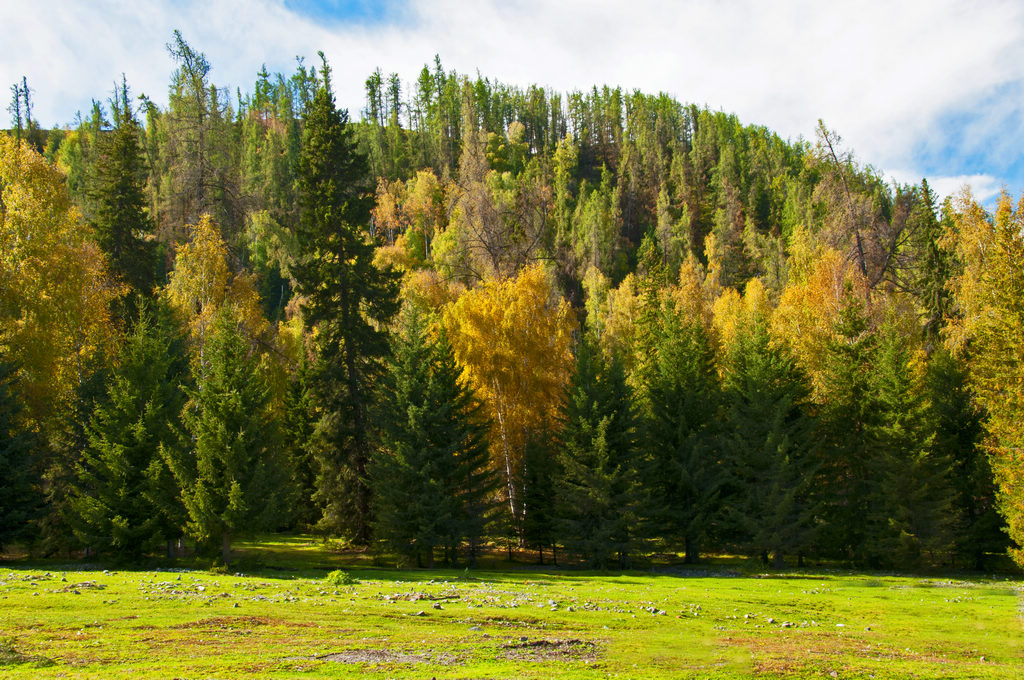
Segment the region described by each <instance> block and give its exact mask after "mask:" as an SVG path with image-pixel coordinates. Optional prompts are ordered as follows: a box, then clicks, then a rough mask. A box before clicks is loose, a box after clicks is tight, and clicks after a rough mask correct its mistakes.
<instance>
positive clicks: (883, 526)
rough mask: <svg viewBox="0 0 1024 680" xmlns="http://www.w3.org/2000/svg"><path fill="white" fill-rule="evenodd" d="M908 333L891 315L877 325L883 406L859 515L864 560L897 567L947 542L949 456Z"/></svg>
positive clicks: (876, 378)
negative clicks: (937, 439)
mask: <svg viewBox="0 0 1024 680" xmlns="http://www.w3.org/2000/svg"><path fill="white" fill-rule="evenodd" d="M910 340H911V338H908V337H907V336H906V335H905V334H904V333H902V332H900V328H899V327H898V326H897V325H896V323H895V320H894V319H889V320H887V322H886V323H885V324H884V325H883V326H882V329H881V333H880V337H879V348H878V352H877V358H876V359H875V361H874V362H873V365H874V371H873V380H872V382H873V383H874V392H875V395H876V397H877V400H878V406H879V407H880V414H879V422H878V424H877V426H876V427H877V431H876V433H875V434H874V436H873V437H872V439H873V441H874V442H875V446H874V448H873V452H872V453H873V458H874V462H873V464H872V466H871V468H870V469H869V474H870V479H869V480H868V481H869V482H870V484H871V487H872V488H871V490H870V496H869V497H870V502H869V507H868V514H867V515H865V517H864V520H865V524H866V528H867V530H868V535H867V537H866V543H867V545H866V546H865V552H866V553H867V556H868V563H869V564H872V565H879V566H882V565H884V566H889V565H894V566H897V567H900V568H915V567H918V566H920V564H921V562H922V561H923V560H924V559H925V557H926V555H928V554H930V555H935V554H937V553H938V554H943V555H945V554H948V552H949V550H950V548H951V547H952V540H951V532H950V526H949V518H950V514H951V512H950V511H951V509H952V500H953V499H952V489H951V488H950V486H949V483H948V478H947V473H948V471H949V464H950V461H949V460H948V459H946V458H945V456H944V455H943V452H942V451H941V449H937V448H936V447H935V446H934V444H933V438H934V436H935V430H934V426H933V425H934V423H933V421H932V420H931V419H930V418H929V417H928V410H927V402H926V400H925V393H924V390H923V389H922V387H923V386H922V385H921V384H919V383H920V381H919V380H918V379H917V377H916V376H915V375H914V373H913V370H912V368H911V365H910V360H911V356H910V353H911V347H910V343H909V341H910Z"/></svg>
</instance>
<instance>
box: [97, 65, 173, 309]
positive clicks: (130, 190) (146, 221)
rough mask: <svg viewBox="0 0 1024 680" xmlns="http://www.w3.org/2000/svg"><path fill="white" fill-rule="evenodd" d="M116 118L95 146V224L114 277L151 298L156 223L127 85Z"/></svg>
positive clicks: (115, 105)
mask: <svg viewBox="0 0 1024 680" xmlns="http://www.w3.org/2000/svg"><path fill="white" fill-rule="evenodd" d="M113 114H114V123H115V126H114V129H113V130H111V131H109V132H105V133H103V134H100V135H99V137H98V138H97V142H96V147H97V149H96V158H95V161H94V165H93V168H92V175H93V176H92V178H91V181H90V191H89V198H90V200H91V201H92V204H93V206H94V208H93V219H92V223H93V228H94V229H95V231H96V240H97V242H98V243H99V246H100V248H101V249H102V250H103V252H104V253H106V255H107V262H108V265H109V267H110V272H111V274H113V275H114V277H115V278H116V279H118V280H119V281H121V282H123V283H126V284H128V285H129V286H131V288H132V289H133V290H134V291H136V292H137V293H139V294H141V295H143V296H146V297H149V296H150V295H152V293H153V288H154V287H155V285H156V269H157V262H156V251H155V249H154V246H155V242H154V241H152V240H151V239H149V238H147V237H149V236H150V235H151V234H152V233H153V223H152V220H151V219H150V216H149V212H148V210H147V200H146V195H145V184H146V166H145V158H144V156H143V151H142V141H141V140H142V134H143V130H142V126H141V125H140V124H139V121H138V119H137V118H136V117H135V114H134V112H133V111H132V105H131V101H130V100H129V93H128V84H127V83H126V82H124V81H122V84H121V91H120V92H117V93H115V99H114V101H113Z"/></svg>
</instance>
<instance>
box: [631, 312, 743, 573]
mask: <svg viewBox="0 0 1024 680" xmlns="http://www.w3.org/2000/svg"><path fill="white" fill-rule="evenodd" d="M650 361H651V365H650V368H649V369H648V373H647V377H646V379H645V392H646V401H647V404H648V408H649V413H648V416H647V419H646V426H645V430H646V436H645V440H644V441H645V444H646V446H647V452H646V461H647V464H646V471H645V478H646V486H647V489H648V490H649V491H650V493H651V494H652V502H651V503H650V504H649V506H648V511H647V512H646V513H645V515H646V519H647V522H648V523H649V525H650V532H651V533H653V534H655V535H657V536H661V537H663V538H665V539H666V540H667V541H668V542H669V544H672V545H678V546H680V547H682V549H683V550H684V551H685V559H686V561H687V562H688V563H689V562H695V561H697V559H699V556H700V551H701V548H702V546H704V545H705V544H706V543H708V541H709V539H710V538H712V537H713V536H714V535H715V533H716V532H717V525H718V524H720V515H721V502H720V501H721V495H722V492H723V490H724V485H725V482H726V473H727V470H726V469H725V467H724V466H723V463H722V456H721V454H720V441H719V434H720V423H719V421H720V412H721V408H722V390H721V386H720V384H719V380H718V372H717V369H716V367H715V354H714V348H713V346H712V344H711V339H710V337H709V336H708V332H707V330H705V329H704V328H703V327H702V326H700V325H699V324H696V323H688V322H686V321H684V319H683V318H682V316H681V315H680V314H679V313H677V312H672V311H669V312H666V313H665V314H664V316H663V317H662V322H661V326H660V328H659V329H658V331H657V335H656V344H655V350H654V352H653V356H652V357H651V359H650Z"/></svg>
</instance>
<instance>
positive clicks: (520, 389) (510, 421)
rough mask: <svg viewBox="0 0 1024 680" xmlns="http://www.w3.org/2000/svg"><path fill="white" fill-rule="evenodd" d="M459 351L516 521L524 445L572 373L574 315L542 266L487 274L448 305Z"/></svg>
mask: <svg viewBox="0 0 1024 680" xmlns="http://www.w3.org/2000/svg"><path fill="white" fill-rule="evenodd" d="M444 325H445V326H446V328H447V329H448V333H449V336H450V338H451V342H452V346H453V348H454V350H455V356H456V359H457V360H458V362H459V364H460V365H461V366H462V367H463V371H464V375H465V377H466V378H467V380H468V381H469V383H470V385H472V387H473V388H474V389H475V390H476V393H477V394H478V395H479V396H480V397H481V399H482V400H483V402H484V404H485V405H486V409H487V411H488V413H489V415H490V417H491V421H492V430H491V463H492V465H494V467H496V468H497V469H499V470H500V472H501V473H502V476H503V479H504V489H505V492H504V495H505V501H506V502H507V504H508V508H509V511H510V513H511V516H512V519H513V522H514V523H515V524H516V526H520V525H521V523H522V520H523V518H524V517H525V516H526V513H527V512H528V511H529V510H528V508H526V507H525V503H524V500H523V493H522V492H523V489H522V487H521V480H522V479H523V473H524V470H523V451H524V449H525V447H526V444H527V441H528V440H529V439H530V438H531V437H532V436H535V435H536V434H537V433H539V432H543V431H546V430H550V429H551V428H552V427H553V426H554V422H555V417H556V414H557V413H558V408H559V405H560V404H561V401H562V399H563V395H564V390H565V386H566V384H567V381H568V378H569V371H570V365H571V361H572V356H571V352H570V344H571V341H572V329H573V327H574V319H573V315H572V312H571V310H570V308H569V305H568V303H566V302H565V301H564V300H562V299H561V297H560V296H558V294H557V293H555V292H554V291H553V289H552V286H551V283H550V280H549V278H548V274H547V272H546V271H545V270H544V268H543V267H542V266H541V265H533V266H531V267H528V268H526V269H524V270H523V271H522V272H520V274H519V275H518V276H516V277H514V278H507V279H489V280H486V281H485V282H484V283H483V285H481V286H480V287H478V288H474V289H472V290H470V291H468V292H467V293H465V294H463V295H462V296H461V297H460V298H459V299H458V300H456V301H455V302H454V303H452V304H451V305H450V306H449V307H448V308H447V309H446V311H445V314H444Z"/></svg>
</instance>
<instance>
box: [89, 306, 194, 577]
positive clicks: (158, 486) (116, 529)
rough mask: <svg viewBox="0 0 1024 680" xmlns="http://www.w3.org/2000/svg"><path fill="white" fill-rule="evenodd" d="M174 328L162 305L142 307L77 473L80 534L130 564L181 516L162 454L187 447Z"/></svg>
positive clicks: (168, 534)
mask: <svg viewBox="0 0 1024 680" xmlns="http://www.w3.org/2000/svg"><path fill="white" fill-rule="evenodd" d="M172 323H173V322H172V321H171V319H170V318H169V315H168V313H167V312H166V311H162V310H160V309H159V308H158V309H157V310H156V311H155V312H151V311H149V310H148V309H147V308H146V307H145V306H144V307H143V308H142V309H141V310H140V316H139V317H138V319H137V320H136V321H135V323H134V326H133V328H132V331H131V333H130V335H129V336H128V338H127V340H126V343H125V347H124V349H123V351H122V353H121V362H120V365H118V366H117V368H116V369H114V371H113V375H112V376H111V377H110V379H109V381H108V385H107V389H106V395H105V397H104V398H102V399H101V400H99V401H98V402H97V404H96V408H95V410H94V411H93V413H92V416H91V419H90V422H89V426H88V428H87V437H88V444H87V445H86V447H85V451H84V452H83V455H82V460H81V461H80V462H79V463H78V465H77V467H76V470H75V480H74V482H73V491H72V501H71V507H72V511H73V514H74V517H75V521H74V529H75V534H76V536H77V537H78V539H79V540H80V541H81V542H82V543H83V544H84V545H87V546H90V547H93V548H96V549H99V550H102V551H106V552H110V553H112V554H114V555H116V556H117V557H119V558H124V559H128V560H135V561H137V560H138V559H139V558H140V557H141V556H142V554H143V553H144V552H145V551H146V549H147V548H150V547H152V546H153V545H154V544H155V542H156V541H158V540H160V539H161V538H164V539H167V540H170V539H173V538H177V537H178V535H179V532H180V529H179V527H180V526H181V521H182V519H183V517H182V516H183V514H184V512H183V508H181V507H180V500H178V498H177V488H176V486H175V485H174V484H173V480H172V479H171V478H170V473H169V471H168V469H167V467H166V463H165V461H164V459H163V457H162V456H161V453H160V452H161V450H163V451H168V450H171V449H174V448H176V447H179V446H181V443H182V442H181V439H182V433H181V424H180V421H179V418H180V413H181V409H182V406H183V404H184V402H185V397H184V393H183V392H182V389H181V384H182V383H183V382H185V379H186V377H187V372H188V359H187V356H186V353H185V347H184V338H183V337H182V336H181V334H180V333H178V332H177V331H176V330H175V329H174V328H173V326H172V325H171V324H172Z"/></svg>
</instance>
